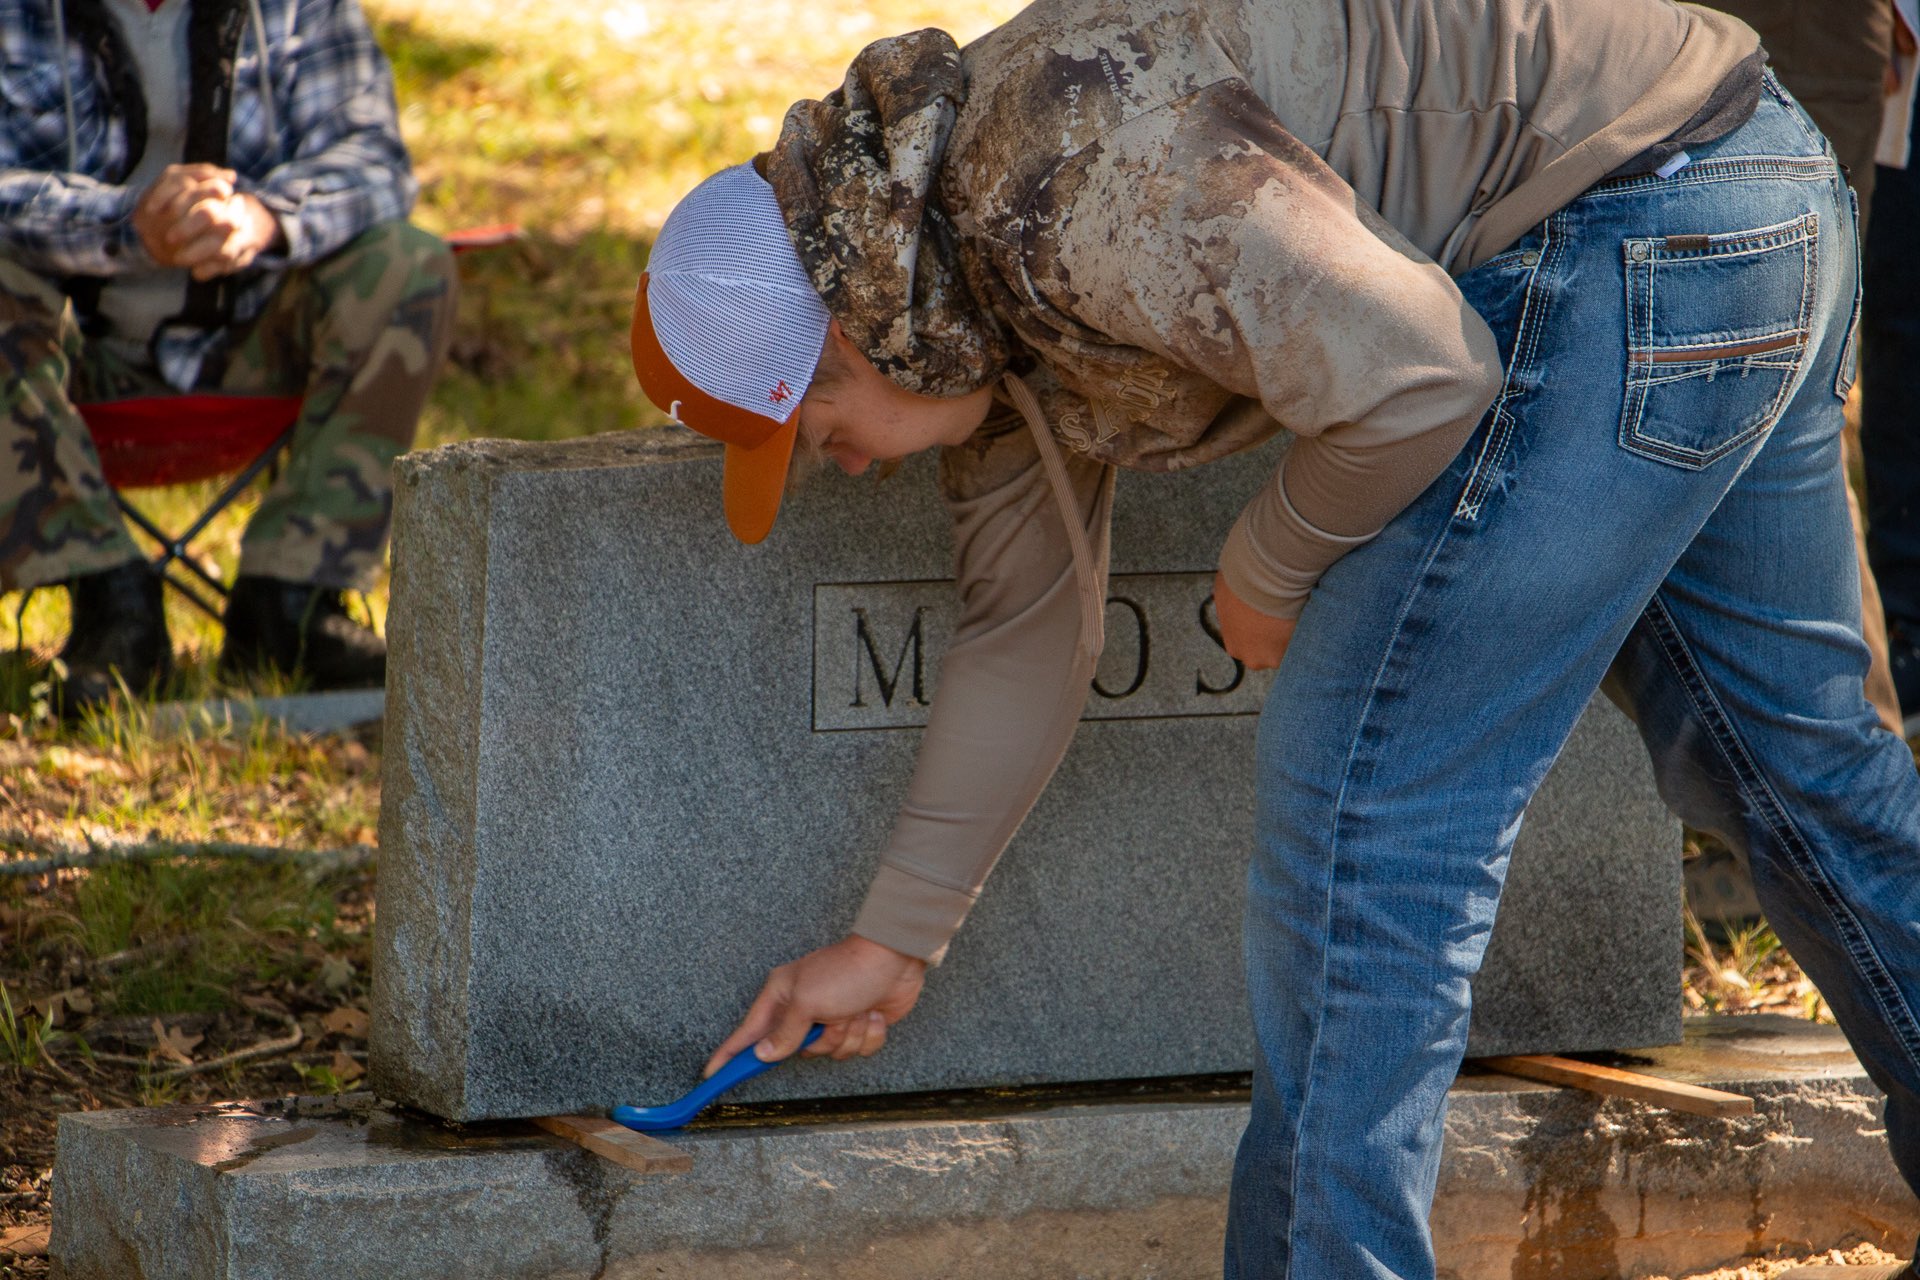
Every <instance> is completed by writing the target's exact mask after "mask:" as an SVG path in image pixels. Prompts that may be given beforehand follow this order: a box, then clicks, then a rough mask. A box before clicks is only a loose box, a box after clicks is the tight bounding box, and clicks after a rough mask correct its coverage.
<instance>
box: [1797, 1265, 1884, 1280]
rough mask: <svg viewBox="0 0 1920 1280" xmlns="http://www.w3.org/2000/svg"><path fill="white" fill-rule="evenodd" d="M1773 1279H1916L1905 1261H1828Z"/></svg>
mask: <svg viewBox="0 0 1920 1280" xmlns="http://www.w3.org/2000/svg"><path fill="white" fill-rule="evenodd" d="M1773 1280H1916V1277H1915V1276H1914V1273H1913V1267H1912V1266H1911V1265H1910V1264H1908V1263H1904V1262H1892V1263H1882V1262H1868V1263H1861V1264H1859V1265H1849V1264H1847V1263H1827V1264H1822V1265H1820V1266H1817V1267H1795V1268H1793V1270H1791V1271H1782V1272H1781V1273H1780V1274H1779V1275H1777V1276H1775V1277H1774V1278H1773Z"/></svg>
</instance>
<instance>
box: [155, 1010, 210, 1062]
mask: <svg viewBox="0 0 1920 1280" xmlns="http://www.w3.org/2000/svg"><path fill="white" fill-rule="evenodd" d="M204 1039H206V1037H205V1036H202V1035H188V1034H187V1033H186V1031H185V1030H184V1029H183V1028H181V1027H169V1026H167V1025H166V1024H164V1023H162V1022H161V1021H160V1019H158V1018H155V1019H154V1020H153V1051H154V1053H155V1054H156V1055H158V1056H159V1057H162V1058H165V1059H166V1060H167V1061H168V1062H177V1063H179V1064H180V1065H181V1066H183V1067H186V1066H191V1065H193V1050H194V1046H195V1045H197V1044H199V1043H200V1042H201V1041H202V1040H204Z"/></svg>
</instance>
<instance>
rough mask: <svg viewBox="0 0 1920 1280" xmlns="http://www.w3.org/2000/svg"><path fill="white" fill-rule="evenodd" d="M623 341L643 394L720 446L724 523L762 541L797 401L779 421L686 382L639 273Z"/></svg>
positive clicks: (783, 479)
mask: <svg viewBox="0 0 1920 1280" xmlns="http://www.w3.org/2000/svg"><path fill="white" fill-rule="evenodd" d="M629 344H630V346H631V347H632V350H633V371H634V374H635V375H636V376H637V377H638V378H639V379H640V389H641V390H642V391H645V392H646V393H647V398H648V399H649V400H651V401H653V403H654V404H655V405H656V406H658V407H659V408H661V409H662V410H664V411H665V412H666V414H667V416H669V417H671V418H672V419H673V420H674V421H675V422H678V423H680V424H681V425H682V426H685V427H690V428H692V429H693V430H695V431H698V432H699V433H700V434H701V435H703V436H708V437H711V438H712V439H715V440H719V441H720V442H722V443H723V444H725V445H726V447H727V458H726V468H725V471H724V473H723V478H722V480H721V485H720V489H721V495H722V498H723V500H724V503H725V507H726V513H727V527H728V528H729V529H732V530H733V535H734V537H736V538H738V539H740V541H742V542H745V543H749V544H751V543H755V542H760V541H762V540H764V539H765V538H766V536H767V534H769V533H770V532H772V530H773V520H774V517H775V516H777V515H779V514H780V498H781V496H782V495H783V494H785V493H786V491H787V468H788V466H789V464H790V463H791V462H792V461H793V442H794V439H795V437H796V436H797V435H798V434H799V428H800V405H799V402H798V401H797V400H796V401H795V402H794V406H793V410H792V412H790V413H789V414H788V415H787V418H786V421H784V422H779V421H776V420H774V419H772V418H768V417H765V416H763V415H761V414H757V413H749V412H748V411H747V410H745V409H741V408H739V407H737V406H735V405H731V404H728V403H726V402H725V401H723V400H719V399H716V398H715V397H713V396H710V395H708V394H707V393H706V392H704V391H702V390H700V388H698V387H696V386H694V385H693V383H691V382H689V381H688V380H687V378H686V376H685V375H684V374H682V373H681V372H680V370H679V369H678V368H676V367H675V366H674V363H673V361H672V360H670V359H668V357H667V353H666V352H665V350H663V349H662V348H661V346H660V339H659V338H658V337H657V336H656V335H655V333H654V329H653V314H652V312H651V311H650V310H649V309H648V307H647V276H646V275H645V274H642V275H641V277H640V287H639V288H638V289H637V290H636V291H635V293H634V299H633V327H632V330H631V333H630V335H629Z"/></svg>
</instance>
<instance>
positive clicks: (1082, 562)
mask: <svg viewBox="0 0 1920 1280" xmlns="http://www.w3.org/2000/svg"><path fill="white" fill-rule="evenodd" d="M1001 385H1002V386H1003V387H1005V388H1006V392H1007V398H1008V399H1010V400H1012V401H1013V407H1014V408H1016V409H1018V410H1019V411H1020V416H1021V417H1022V418H1024V419H1026V422H1027V429H1028V430H1029V431H1031V432H1032V433H1033V443H1034V447H1035V448H1037V449H1038V450H1039V451H1040V465H1041V467H1042V469H1044V470H1045V471H1046V473H1047V484H1048V485H1049V487H1051V488H1052V489H1053V500H1054V503H1055V504H1056V505H1057V506H1058V507H1059V508H1060V521H1061V523H1062V524H1064V525H1066V526H1067V546H1068V548H1069V549H1070V550H1071V551H1072V552H1073V576H1074V581H1075V582H1076V583H1077V584H1078V586H1079V588H1080V642H1079V646H1078V653H1079V654H1080V656H1081V657H1082V658H1084V659H1086V660H1087V661H1089V662H1093V661H1097V660H1098V659H1099V657H1100V651H1101V649H1102V648H1103V647H1105V645H1106V630H1107V602H1106V592H1105V591H1103V590H1101V584H1100V582H1099V581H1098V575H1097V573H1096V572H1095V570H1094V565H1093V547H1092V545H1091V544H1090V543H1089V542H1088V541H1087V529H1086V522H1085V521H1084V520H1083V519H1082V518H1081V516H1080V504H1079V503H1078V502H1076V501H1075V500H1074V496H1073V486H1072V484H1071V482H1069V481H1068V479H1067V464H1066V462H1065V461H1063V460H1062V459H1061V457H1060V445H1059V443H1058V442H1057V441H1055V440H1054V438H1053V432H1052V431H1050V430H1048V428H1047V419H1046V415H1044V414H1043V413H1041V412H1040V401H1039V399H1038V398H1037V397H1035V395H1034V394H1033V391H1032V389H1031V388H1029V387H1028V386H1027V384H1026V383H1025V382H1023V381H1021V379H1020V375H1019V374H1016V373H1008V374H1006V375H1005V376H1004V377H1003V378H1002V380H1001Z"/></svg>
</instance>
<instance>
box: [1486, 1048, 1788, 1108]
mask: <svg viewBox="0 0 1920 1280" xmlns="http://www.w3.org/2000/svg"><path fill="white" fill-rule="evenodd" d="M1474 1061H1475V1062H1478V1063H1479V1064H1480V1065H1481V1066H1483V1067H1486V1068H1488V1069H1489V1070H1491V1071H1499V1072H1502V1073H1504V1074H1506V1075H1510V1076H1519V1077H1520V1078H1521V1079H1523V1080H1540V1081H1544V1082H1545V1083H1547V1084H1558V1085H1565V1086H1566V1087H1568V1088H1570V1089H1585V1090H1587V1091H1588V1092H1589V1093H1604V1094H1611V1095H1612V1096H1614V1097H1617V1098H1635V1099H1638V1100H1639V1101H1641V1102H1650V1103H1652V1104H1653V1105H1654V1106H1656V1107H1666V1108H1667V1109H1668V1110H1670V1111H1686V1112H1689V1113H1691V1114H1693V1115H1696V1116H1707V1117H1710V1118H1711V1119H1714V1120H1729V1119H1732V1118H1733V1117H1735V1116H1750V1115H1752V1114H1753V1099H1752V1098H1749V1097H1747V1096H1746V1095H1745V1094H1739V1093H1726V1092H1723V1091H1722V1090H1719V1089H1703V1088H1701V1087H1700V1086H1699V1085H1696V1084H1681V1083H1680V1082H1678V1081H1676V1080H1662V1079H1660V1078H1659V1077H1658V1076H1648V1075H1642V1074H1640V1073H1639V1072H1638V1071H1622V1070H1620V1069H1619V1068H1618V1067H1602V1066H1597V1065H1595V1064H1594V1063H1591V1062H1580V1061H1577V1060H1576V1059H1573V1058H1556V1057H1552V1056H1550V1055H1547V1054H1530V1055H1526V1056H1521V1057H1510V1058H1475V1059H1474Z"/></svg>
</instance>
